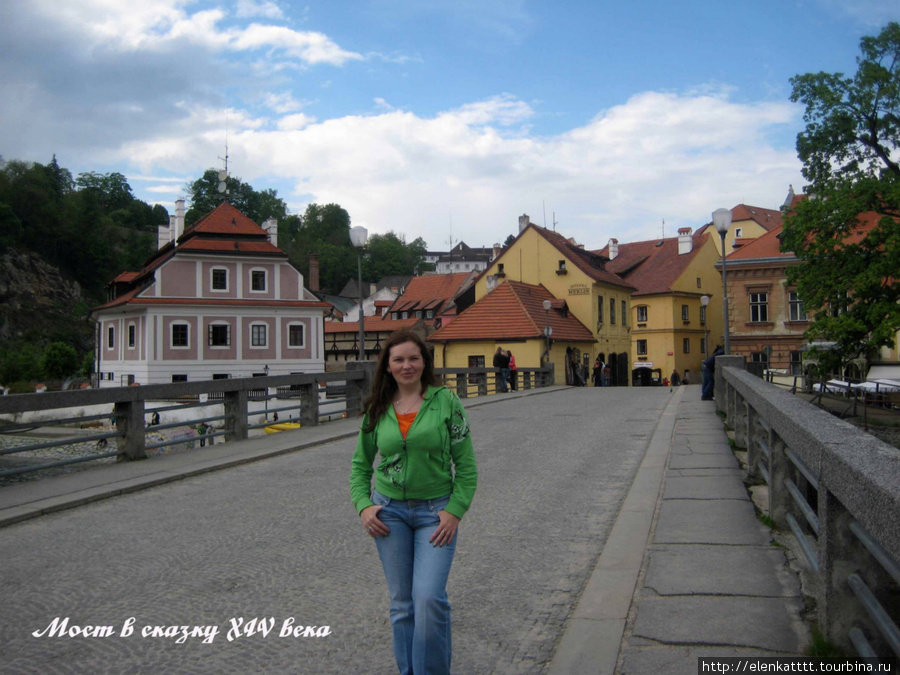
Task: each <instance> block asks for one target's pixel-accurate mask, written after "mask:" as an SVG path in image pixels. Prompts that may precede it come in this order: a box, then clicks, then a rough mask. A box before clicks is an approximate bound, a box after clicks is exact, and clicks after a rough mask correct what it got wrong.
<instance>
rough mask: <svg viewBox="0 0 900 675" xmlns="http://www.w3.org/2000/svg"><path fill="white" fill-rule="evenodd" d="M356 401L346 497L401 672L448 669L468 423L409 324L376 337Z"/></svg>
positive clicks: (471, 484) (466, 484) (470, 474)
mask: <svg viewBox="0 0 900 675" xmlns="http://www.w3.org/2000/svg"><path fill="white" fill-rule="evenodd" d="M363 409H364V411H365V415H364V417H363V423H362V428H361V429H360V432H359V439H358V441H357V444H356V452H355V453H354V455H353V462H352V468H351V472H350V496H351V499H352V500H353V504H354V505H355V506H356V511H357V513H358V514H359V516H360V519H361V520H362V524H363V527H364V528H365V530H366V532H368V534H369V536H371V537H372V538H374V539H375V544H376V546H377V547H378V555H379V557H380V558H381V564H382V566H383V567H384V574H385V577H386V578H387V584H388V591H389V594H390V598H391V624H392V626H393V633H394V656H395V658H396V659H397V665H398V667H399V668H400V672H401V673H403V674H409V673H417V674H418V673H449V672H450V656H451V654H450V642H451V639H450V603H449V602H448V600H447V578H448V576H449V574H450V565H451V563H452V562H453V554H454V552H455V550H456V540H457V538H456V532H457V527H458V525H459V521H460V519H461V518H462V517H463V516H464V515H465V513H466V511H467V510H468V508H469V506H470V505H471V503H472V498H473V496H474V495H475V486H476V483H477V469H476V466H475V451H474V449H473V447H472V437H471V435H470V434H469V422H468V419H467V417H466V413H465V411H464V410H463V407H462V404H461V403H460V401H459V398H458V397H457V396H456V394H455V393H453V392H452V391H451V390H450V389H447V388H446V387H439V386H434V362H433V361H432V358H431V354H430V353H429V352H428V348H427V347H426V345H425V343H424V342H423V341H422V339H421V338H420V337H419V336H418V335H416V334H415V333H412V332H409V331H397V332H395V333H393V334H392V335H391V336H390V337H389V338H388V340H387V342H386V343H385V345H384V349H383V350H382V352H381V356H380V357H379V359H378V364H377V366H376V369H375V375H374V382H373V384H372V393H371V395H370V396H369V398H368V399H367V400H366V402H365V403H364V405H363ZM376 453H379V454H380V455H381V461H380V463H379V465H378V471H377V474H376V477H375V490H374V492H371V493H370V490H371V483H372V474H373V473H376V472H375V471H373V468H372V464H373V462H374V460H375V454H376ZM451 465H452V469H451ZM370 494H371V496H370Z"/></svg>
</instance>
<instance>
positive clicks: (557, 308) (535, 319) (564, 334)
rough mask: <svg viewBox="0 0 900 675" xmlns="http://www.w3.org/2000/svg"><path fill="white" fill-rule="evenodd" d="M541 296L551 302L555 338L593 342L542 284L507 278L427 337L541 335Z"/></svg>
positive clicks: (445, 339)
mask: <svg viewBox="0 0 900 675" xmlns="http://www.w3.org/2000/svg"><path fill="white" fill-rule="evenodd" d="M544 300H550V301H552V302H553V305H554V308H553V309H551V310H550V315H549V318H550V327H551V328H552V329H553V339H554V340H557V341H558V340H564V341H569V342H593V341H594V335H593V333H591V331H590V330H589V329H588V328H587V327H586V326H585V325H584V324H583V323H581V322H580V321H579V320H578V319H576V318H575V316H574V315H573V314H571V313H568V312H567V311H561V310H565V309H566V307H565V303H564V301H558V300H557V299H556V298H554V297H553V295H551V294H550V291H548V290H547V289H546V288H544V287H543V286H534V285H532V284H525V283H522V282H521V281H507V282H505V283H502V284H500V285H499V286H497V288H495V289H494V290H493V291H491V292H490V293H488V294H487V295H485V296H484V297H483V298H481V300H479V301H478V302H476V303H475V304H474V305H472V306H471V307H469V308H467V309H466V310H465V311H464V312H462V313H461V314H460V315H459V316H457V317H456V319H454V321H453V322H452V323H451V324H449V325H446V326H444V327H443V328H441V329H439V330H437V331H435V332H434V333H432V334H431V336H430V337H429V338H428V339H429V340H431V341H433V342H454V341H466V340H525V339H528V338H535V337H543V336H544V327H545V326H546V325H547V312H546V311H545V310H544V305H543V303H544Z"/></svg>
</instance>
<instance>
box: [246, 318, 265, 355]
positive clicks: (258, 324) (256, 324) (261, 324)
mask: <svg viewBox="0 0 900 675" xmlns="http://www.w3.org/2000/svg"><path fill="white" fill-rule="evenodd" d="M257 327H262V329H263V334H264V336H265V344H261V345H256V344H253V341H254V339H255V336H254V335H253V329H254V328H257ZM268 348H269V324H267V323H265V322H264V321H254V322H253V323H251V324H250V349H268Z"/></svg>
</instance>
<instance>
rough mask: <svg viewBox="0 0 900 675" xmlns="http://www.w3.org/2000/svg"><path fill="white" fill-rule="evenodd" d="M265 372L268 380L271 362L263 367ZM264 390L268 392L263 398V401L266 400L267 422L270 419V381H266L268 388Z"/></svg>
mask: <svg viewBox="0 0 900 675" xmlns="http://www.w3.org/2000/svg"><path fill="white" fill-rule="evenodd" d="M263 372H265V374H266V380H268V379H269V364H268V363H267V364H266V367H265V368H263ZM263 391H264V392H265V393H266V395H265V398H264V399H263V401H264V403H263V405H264V406H266V422H268V421H269V383H268V382H266V388H265V389H263Z"/></svg>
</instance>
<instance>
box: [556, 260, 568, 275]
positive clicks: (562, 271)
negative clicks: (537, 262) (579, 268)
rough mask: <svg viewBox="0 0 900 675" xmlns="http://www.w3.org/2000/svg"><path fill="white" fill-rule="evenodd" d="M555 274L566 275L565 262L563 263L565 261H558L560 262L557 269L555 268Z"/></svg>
mask: <svg viewBox="0 0 900 675" xmlns="http://www.w3.org/2000/svg"><path fill="white" fill-rule="evenodd" d="M556 273H557V274H567V272H566V261H565V260H560V261H559V267H558V268H557V270H556Z"/></svg>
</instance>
